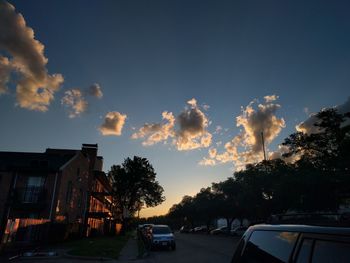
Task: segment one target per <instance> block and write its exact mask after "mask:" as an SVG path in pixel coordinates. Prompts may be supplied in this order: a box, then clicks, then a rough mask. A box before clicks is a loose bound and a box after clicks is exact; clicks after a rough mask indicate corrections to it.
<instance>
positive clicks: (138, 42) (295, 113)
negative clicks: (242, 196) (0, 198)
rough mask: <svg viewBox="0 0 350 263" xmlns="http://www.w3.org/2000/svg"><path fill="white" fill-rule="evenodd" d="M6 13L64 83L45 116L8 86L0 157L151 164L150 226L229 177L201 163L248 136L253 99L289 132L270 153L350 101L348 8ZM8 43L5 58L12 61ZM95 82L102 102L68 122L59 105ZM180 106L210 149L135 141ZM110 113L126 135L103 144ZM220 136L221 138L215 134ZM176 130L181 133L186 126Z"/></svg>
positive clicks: (1, 51) (105, 7) (234, 4)
mask: <svg viewBox="0 0 350 263" xmlns="http://www.w3.org/2000/svg"><path fill="white" fill-rule="evenodd" d="M10 3H11V4H12V5H13V6H14V7H15V8H16V12H17V13H21V14H22V15H23V17H24V19H25V22H26V26H27V27H30V28H32V29H33V30H34V34H35V39H36V40H38V41H40V42H41V43H42V44H43V45H44V46H45V50H44V55H45V57H46V58H48V63H47V64H46V65H45V67H46V69H47V70H48V74H53V73H60V74H62V76H63V77H64V82H63V83H62V85H61V86H60V89H59V90H57V91H56V92H55V93H54V100H52V101H50V103H49V105H48V110H47V111H45V112H41V111H38V110H30V109H28V108H25V107H21V106H20V105H17V106H16V104H18V102H16V83H15V79H16V76H13V75H12V79H11V81H10V82H9V83H8V85H7V86H8V92H7V93H6V94H1V95H0V121H1V130H0V134H1V137H0V148H1V150H9V151H44V149H45V148H47V147H51V148H53V147H57V148H80V147H81V144H82V143H98V145H99V152H100V154H101V155H102V156H103V157H104V159H105V167H104V168H105V171H108V169H109V167H110V166H111V165H112V164H119V163H121V162H122V161H123V159H124V158H126V157H128V156H133V155H140V156H144V157H147V158H148V159H149V160H150V162H151V163H152V164H153V166H154V168H155V169H156V172H157V178H158V180H159V182H160V183H161V185H163V187H164V188H165V195H166V197H167V201H166V202H165V203H164V204H163V205H162V206H160V207H158V208H155V209H147V210H145V211H143V215H146V216H147V215H151V214H160V213H164V212H166V211H167V210H168V208H169V207H170V206H171V205H172V204H173V203H175V202H178V201H180V200H181V197H182V196H183V195H185V194H190V195H192V194H195V193H196V192H197V191H199V189H200V188H201V187H205V186H208V185H210V184H211V182H214V181H220V180H224V179H225V178H227V177H229V176H231V175H232V172H233V170H234V162H226V163H223V164H222V163H216V165H215V166H203V165H199V162H200V161H201V160H202V159H203V158H205V157H208V149H210V148H213V147H215V149H217V151H218V152H223V151H224V150H225V149H224V144H225V143H226V142H229V141H231V140H232V138H234V137H235V136H237V135H238V134H240V129H243V130H244V127H236V117H237V116H239V115H240V114H241V106H243V107H246V106H247V105H248V104H249V103H250V102H251V101H252V100H254V99H258V100H259V102H260V103H262V104H263V105H267V104H268V103H267V102H265V101H264V96H266V95H277V96H279V98H278V99H277V100H275V101H273V102H271V103H272V104H274V105H275V104H279V105H280V108H278V109H276V111H274V112H272V113H271V114H272V115H271V116H276V118H278V119H279V120H280V119H281V118H283V120H284V122H285V125H284V126H285V127H284V128H282V127H281V129H280V131H279V132H278V133H277V134H274V136H273V140H272V142H271V144H270V145H269V150H270V151H271V152H272V151H274V150H276V149H277V145H278V144H279V143H280V142H281V141H282V140H283V138H285V137H286V136H287V135H288V134H290V133H292V132H294V131H295V126H296V125H297V124H298V123H300V122H301V121H303V120H305V119H306V118H307V117H308V113H312V112H316V111H318V110H320V109H321V108H323V107H329V106H335V105H339V104H342V103H344V102H345V101H346V99H347V97H348V96H349V91H348V90H349V87H348V86H349V81H350V74H349V73H348V72H349V69H350V49H349V46H350V16H349V15H348V11H349V7H350V5H349V3H347V2H346V1H336V2H335V1H334V2H333V1H308V2H307V3H306V2H305V1H188V0H187V1H88V2H87V1H10ZM1 15H2V14H1V10H0V16H1ZM4 30H6V29H4ZM2 33H3V32H0V35H1V34H2ZM1 41H2V40H0V55H3V56H6V57H8V58H9V59H11V52H9V51H8V50H6V46H3V45H2V44H1ZM14 75H15V74H14ZM0 77H1V74H0ZM93 83H98V84H99V86H100V87H101V90H102V92H103V97H102V98H100V99H99V98H95V97H93V96H87V95H84V96H85V99H86V100H87V102H88V107H87V108H86V109H85V111H84V112H82V113H81V114H78V115H79V116H75V117H74V118H69V114H68V112H67V111H69V108H67V107H64V106H62V104H61V99H62V97H63V96H65V92H66V91H68V90H72V89H79V90H81V91H84V90H86V89H87V88H89V87H90V86H91V85H92V84H93ZM192 98H195V99H196V101H197V104H196V107H194V108H193V107H192V106H191V105H190V104H187V101H189V100H190V99H192ZM204 105H209V106H210V107H209V109H204V108H205V107H204V108H203V106H204ZM185 107H187V111H191V109H192V110H194V111H196V112H197V113H198V111H200V112H201V113H203V114H204V115H205V118H206V120H207V121H208V123H207V125H204V126H201V128H203V129H204V130H205V131H207V132H209V133H210V134H211V135H212V139H211V144H210V146H209V147H202V146H201V147H198V148H197V149H193V150H186V151H179V150H178V149H177V148H176V146H174V145H173V144H172V142H173V140H175V139H176V138H177V137H176V136H175V137H170V138H168V140H165V141H160V142H159V143H156V144H154V145H150V146H144V145H142V142H143V141H145V139H146V138H147V136H146V137H145V138H140V139H137V140H134V139H131V138H130V137H131V135H132V134H133V133H135V132H137V131H138V130H139V129H140V128H141V127H142V126H143V125H144V124H145V123H159V122H161V118H162V116H161V114H162V112H163V111H168V112H172V113H173V115H174V117H175V118H177V116H178V115H179V114H180V113H181V112H183V111H186V110H185ZM191 107H192V108H191ZM256 107H257V104H255V105H254V109H255V110H256V111H257V110H258V109H257V108H256ZM306 108H307V110H306ZM112 111H115V112H119V113H122V114H126V115H127V119H126V121H125V124H124V125H123V127H122V132H121V135H119V136H103V135H102V134H101V132H100V131H99V130H98V129H99V127H100V126H101V124H102V123H103V122H104V117H105V115H106V114H107V113H108V112H112ZM199 115H200V114H199ZM271 116H270V117H271ZM202 120H203V119H202ZM218 125H220V126H221V127H222V128H223V131H224V133H223V134H216V133H215V129H216V127H217V126H218ZM225 129H227V130H225ZM174 130H175V131H176V133H179V134H181V131H182V130H181V127H180V128H179V124H176V125H175V127H174ZM165 142H166V144H164V143H165ZM217 142H222V145H219V146H216V143H217ZM250 146H251V145H250ZM240 149H241V148H240ZM248 149H249V147H248ZM241 150H242V149H241Z"/></svg>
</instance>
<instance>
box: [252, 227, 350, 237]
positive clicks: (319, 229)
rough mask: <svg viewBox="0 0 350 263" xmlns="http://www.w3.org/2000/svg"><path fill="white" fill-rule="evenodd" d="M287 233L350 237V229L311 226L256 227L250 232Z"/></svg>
mask: <svg viewBox="0 0 350 263" xmlns="http://www.w3.org/2000/svg"><path fill="white" fill-rule="evenodd" d="M256 230H264V231H286V232H303V233H315V234H335V235H345V236H350V227H328V226H311V225H267V224H261V225H254V226H251V227H249V231H250V232H251V231H256Z"/></svg>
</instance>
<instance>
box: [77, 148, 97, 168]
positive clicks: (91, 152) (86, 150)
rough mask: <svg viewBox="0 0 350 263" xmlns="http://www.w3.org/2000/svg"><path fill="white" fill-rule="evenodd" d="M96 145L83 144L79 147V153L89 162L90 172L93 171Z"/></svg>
mask: <svg viewBox="0 0 350 263" xmlns="http://www.w3.org/2000/svg"><path fill="white" fill-rule="evenodd" d="M97 148H98V146H97V144H86V143H84V144H83V146H82V147H81V152H82V153H83V154H85V155H87V156H88V158H89V160H90V167H89V168H90V171H93V170H94V166H95V161H96V157H97Z"/></svg>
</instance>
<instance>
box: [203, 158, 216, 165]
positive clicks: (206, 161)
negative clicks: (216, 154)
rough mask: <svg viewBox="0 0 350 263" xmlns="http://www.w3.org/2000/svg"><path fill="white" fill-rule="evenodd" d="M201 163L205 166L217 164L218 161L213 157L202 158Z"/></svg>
mask: <svg viewBox="0 0 350 263" xmlns="http://www.w3.org/2000/svg"><path fill="white" fill-rule="evenodd" d="M199 164H200V165H204V166H215V165H216V161H215V160H213V159H208V158H203V159H202V160H200V162H199Z"/></svg>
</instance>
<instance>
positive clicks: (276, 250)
mask: <svg viewBox="0 0 350 263" xmlns="http://www.w3.org/2000/svg"><path fill="white" fill-rule="evenodd" d="M247 262H256V263H258V262H272V263H274V262H276V263H277V262H278V263H283V262H296V263H302V262H317V263H324V262H350V228H348V227H346V228H342V227H320V226H306V225H255V226H252V227H250V228H249V229H248V230H247V231H246V232H245V234H244V235H243V237H242V239H241V241H240V242H239V244H238V246H237V249H236V251H235V253H234V256H233V258H232V261H231V263H247Z"/></svg>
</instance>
